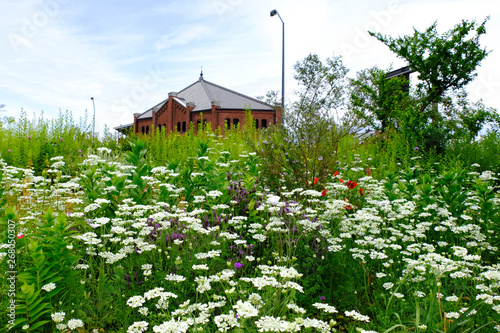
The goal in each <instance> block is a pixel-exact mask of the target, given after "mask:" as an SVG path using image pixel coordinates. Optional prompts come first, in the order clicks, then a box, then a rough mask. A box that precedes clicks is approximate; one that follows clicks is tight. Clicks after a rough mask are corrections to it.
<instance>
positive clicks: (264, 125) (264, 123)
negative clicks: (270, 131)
mask: <svg viewBox="0 0 500 333" xmlns="http://www.w3.org/2000/svg"><path fill="white" fill-rule="evenodd" d="M260 127H261V128H267V119H262V122H261V125H260Z"/></svg>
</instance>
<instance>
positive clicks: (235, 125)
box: [233, 118, 240, 128]
mask: <svg viewBox="0 0 500 333" xmlns="http://www.w3.org/2000/svg"><path fill="white" fill-rule="evenodd" d="M239 123H240V120H239V119H238V118H234V119H233V127H234V128H238V124H239Z"/></svg>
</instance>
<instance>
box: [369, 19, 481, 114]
mask: <svg viewBox="0 0 500 333" xmlns="http://www.w3.org/2000/svg"><path fill="white" fill-rule="evenodd" d="M488 19H489V18H486V19H485V20H484V21H483V23H482V24H477V23H476V21H474V20H472V21H471V22H468V21H466V20H462V22H461V23H459V24H457V25H456V26H455V27H454V28H453V29H451V30H449V31H447V32H445V33H444V34H442V35H440V34H439V33H438V32H437V29H436V28H437V22H434V24H432V25H431V26H430V27H429V28H427V29H426V30H425V31H424V32H420V31H418V30H416V29H414V34H413V35H412V36H403V37H398V38H393V37H390V36H383V35H382V34H380V33H374V32H369V33H370V35H372V36H374V37H375V38H377V39H378V40H379V41H381V42H382V43H384V44H385V45H387V46H388V47H389V49H390V50H391V51H393V52H394V53H395V54H396V55H397V56H398V57H400V58H402V59H405V60H406V61H408V66H409V67H410V69H411V70H413V71H415V72H417V73H418V79H419V80H420V83H419V84H418V90H419V92H420V94H421V96H420V112H424V110H426V109H427V107H428V106H429V105H430V104H432V103H440V102H442V100H443V98H444V96H445V94H446V93H447V92H448V91H449V90H450V89H451V90H456V89H460V88H463V87H465V86H466V85H467V84H468V83H469V82H471V81H472V80H473V79H474V78H475V77H476V75H477V73H476V72H475V71H476V68H477V67H478V66H479V65H480V63H481V61H482V60H483V59H484V58H485V57H486V56H487V55H488V51H486V49H483V48H482V47H481V45H480V37H481V36H482V35H484V34H485V33H486V28H485V24H486V22H487V21H488Z"/></svg>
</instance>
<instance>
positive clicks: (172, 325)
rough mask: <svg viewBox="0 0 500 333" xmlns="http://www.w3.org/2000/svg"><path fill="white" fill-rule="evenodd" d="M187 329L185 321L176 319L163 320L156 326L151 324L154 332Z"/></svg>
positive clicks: (183, 332) (176, 332)
mask: <svg viewBox="0 0 500 333" xmlns="http://www.w3.org/2000/svg"><path fill="white" fill-rule="evenodd" d="M188 329H189V323H188V322H187V321H176V320H175V319H171V320H169V321H165V322H163V324H161V325H158V326H153V332H155V333H174V332H175V333H185V332H187V330H188Z"/></svg>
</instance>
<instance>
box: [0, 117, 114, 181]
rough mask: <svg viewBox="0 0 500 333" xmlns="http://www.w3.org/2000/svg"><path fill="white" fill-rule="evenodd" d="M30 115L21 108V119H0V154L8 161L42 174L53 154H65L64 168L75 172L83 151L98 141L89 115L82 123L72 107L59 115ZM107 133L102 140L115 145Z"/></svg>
mask: <svg viewBox="0 0 500 333" xmlns="http://www.w3.org/2000/svg"><path fill="white" fill-rule="evenodd" d="M31 118H32V119H30V117H28V114H27V113H26V111H23V110H22V111H21V114H20V116H19V118H18V119H14V118H4V119H3V121H2V122H1V123H0V156H1V158H2V159H3V160H4V161H6V162H7V163H9V165H13V166H19V167H26V166H29V167H30V168H32V169H33V170H34V171H35V173H36V174H37V175H40V174H41V173H42V172H43V171H44V170H45V171H46V170H48V169H49V161H50V159H51V158H53V157H55V156H65V157H67V159H66V160H67V163H66V165H65V168H64V169H65V172H66V173H68V174H72V175H75V174H76V173H77V171H78V168H79V163H81V161H82V157H83V154H84V153H86V152H87V150H88V149H92V148H95V145H96V144H97V142H96V141H95V139H94V138H92V135H91V130H92V129H91V125H89V124H88V119H87V115H85V117H83V118H82V119H80V121H79V123H76V122H75V121H74V119H73V115H72V113H71V112H69V111H67V112H64V113H63V112H60V114H59V117H58V118H56V119H45V118H44V115H43V113H42V114H41V115H40V116H39V117H37V116H36V115H33V117H31ZM105 134H106V136H105V138H104V140H103V143H102V144H106V145H108V146H110V147H115V145H116V138H115V137H113V136H112V135H111V134H110V133H109V132H106V133H105Z"/></svg>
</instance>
